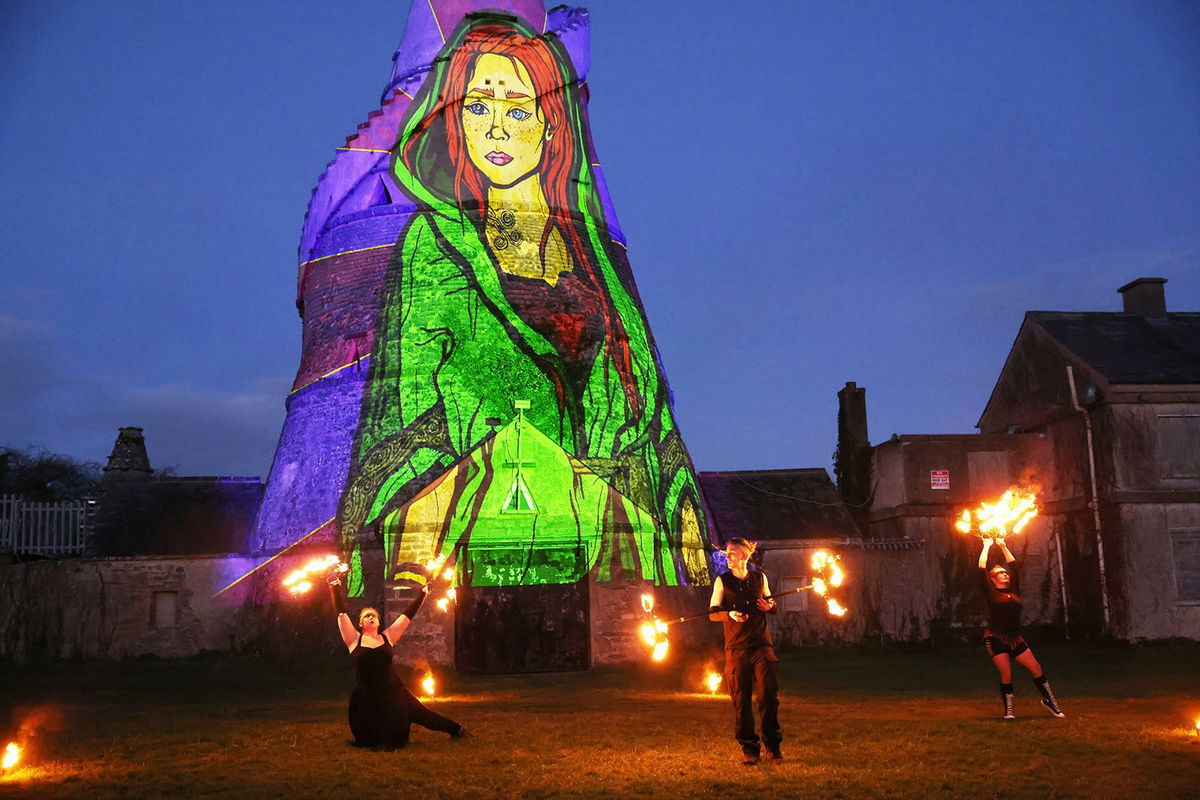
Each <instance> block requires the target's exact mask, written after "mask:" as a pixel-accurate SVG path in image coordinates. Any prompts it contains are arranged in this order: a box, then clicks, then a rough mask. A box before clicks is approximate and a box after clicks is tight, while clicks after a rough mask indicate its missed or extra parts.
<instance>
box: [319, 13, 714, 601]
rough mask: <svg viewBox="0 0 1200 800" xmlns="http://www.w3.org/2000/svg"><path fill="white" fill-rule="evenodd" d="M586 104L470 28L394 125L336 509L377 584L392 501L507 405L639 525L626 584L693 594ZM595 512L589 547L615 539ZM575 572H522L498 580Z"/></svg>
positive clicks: (525, 42)
mask: <svg viewBox="0 0 1200 800" xmlns="http://www.w3.org/2000/svg"><path fill="white" fill-rule="evenodd" d="M585 91H586V90H585V88H584V87H583V86H582V85H581V84H580V82H579V81H577V80H576V77H575V74H574V70H573V67H572V66H571V61H570V59H569V57H568V56H567V55H566V53H565V51H564V50H563V48H562V45H561V43H559V42H558V41H557V39H556V38H555V37H553V36H552V35H545V36H541V35H535V34H534V33H533V32H532V31H530V30H529V29H527V28H526V27H525V26H524V24H523V23H521V22H518V21H514V20H512V19H511V18H508V19H502V18H486V17H480V16H476V17H474V18H473V19H472V20H471V21H470V22H469V23H468V24H466V25H464V26H463V27H462V28H460V29H459V30H458V31H457V32H456V33H455V34H454V35H453V36H451V37H450V38H449V40H448V41H447V44H446V47H445V49H444V51H443V57H442V58H439V59H438V60H437V61H436V62H435V64H434V66H433V69H432V71H431V73H430V75H429V77H428V78H427V79H426V83H425V86H424V87H423V89H422V91H421V92H420V93H419V94H418V95H417V96H416V98H415V99H414V102H413V104H412V106H411V108H410V110H409V113H408V116H407V118H406V120H405V122H404V125H403V129H402V132H401V135H400V138H399V142H398V143H397V145H396V149H395V153H394V156H393V161H392V171H393V177H394V178H395V180H396V182H397V184H398V185H399V186H400V187H401V188H402V189H403V190H404V191H405V192H406V193H407V194H408V195H409V196H410V197H412V198H413V199H414V200H415V201H416V203H417V206H418V208H419V211H418V213H417V214H416V215H415V216H414V217H413V219H412V220H411V222H410V223H409V225H408V227H407V228H406V229H405V231H404V232H403V234H402V235H401V237H400V241H399V242H398V243H397V246H396V250H395V252H394V255H393V258H392V261H391V264H390V266H389V272H388V278H387V282H386V286H385V290H384V296H383V301H382V306H381V310H380V320H379V324H378V326H377V332H376V341H375V347H374V349H373V352H372V361H371V374H370V378H369V380H368V386H367V390H366V392H365V394H364V400H363V408H362V413H361V416H360V421H359V429H358V435H357V439H356V445H355V452H354V463H353V465H352V467H351V477H350V482H349V486H348V490H347V492H346V493H345V497H344V500H343V507H342V514H341V521H342V531H343V536H345V537H347V538H352V537H354V536H355V535H356V534H358V533H359V532H360V531H362V530H365V529H371V530H373V531H377V532H378V534H379V535H380V536H381V538H382V539H383V541H384V544H385V547H386V548H389V561H390V563H389V570H390V574H391V575H392V576H395V575H396V574H399V573H400V572H402V571H403V570H404V569H405V563H406V560H405V558H404V556H401V555H396V554H397V553H400V552H401V551H403V550H405V549H406V548H405V547H403V546H401V542H400V539H401V538H402V536H404V535H408V536H410V537H411V536H412V535H413V534H411V533H410V532H407V531H409V529H406V528H405V527H404V521H403V519H402V513H401V506H402V505H403V504H404V503H405V502H406V501H408V500H409V499H411V498H412V497H413V496H414V494H416V493H417V492H418V491H419V490H420V489H421V488H422V487H423V486H425V485H427V484H428V482H429V480H430V479H431V478H433V477H435V476H437V475H439V474H441V473H442V472H444V471H445V470H446V469H447V468H449V467H450V466H451V465H452V464H454V463H455V462H456V461H458V460H459V459H460V458H461V457H462V456H463V455H465V454H467V453H469V452H471V451H472V450H473V449H474V448H475V447H476V446H478V444H479V443H480V442H481V441H482V440H483V439H484V437H485V436H486V435H488V434H489V433H490V432H491V428H490V427H489V426H488V419H489V418H496V419H500V420H502V421H504V422H507V421H508V420H510V419H512V417H513V413H514V412H513V404H514V401H519V400H524V401H528V402H529V409H528V411H526V412H525V419H526V421H527V422H528V423H529V425H531V426H532V427H534V428H536V429H537V431H539V432H540V433H541V434H544V435H545V436H546V437H549V438H550V439H551V440H553V441H554V442H555V443H556V444H557V445H558V446H559V447H561V448H562V450H564V451H565V452H566V453H568V454H569V455H570V456H572V457H573V458H575V459H577V460H579V461H580V462H582V463H583V464H584V465H586V466H587V467H588V468H589V469H592V470H594V471H595V472H596V474H598V475H601V476H602V477H603V478H604V479H605V480H606V481H607V482H608V483H609V485H611V486H612V487H613V491H614V492H619V494H620V495H621V496H622V497H623V498H628V500H629V502H632V503H634V504H636V506H637V508H639V509H644V510H645V511H646V512H648V513H649V514H650V515H651V516H652V517H653V519H654V520H655V528H656V529H657V531H658V533H657V534H656V536H657V537H658V539H657V541H656V545H655V547H654V548H653V549H654V550H655V551H656V552H653V553H651V552H645V551H644V550H643V551H642V552H639V554H638V555H639V561H640V564H639V565H638V567H639V569H640V575H639V577H643V578H647V579H652V580H655V581H656V582H660V583H668V584H674V583H681V582H698V583H707V568H706V564H705V560H704V542H703V538H704V534H703V531H704V522H703V512H702V511H701V507H700V505H699V502H698V492H697V488H696V477H695V472H694V469H693V467H692V464H691V461H690V458H689V457H688V455H687V452H686V450H685V448H684V446H683V443H682V440H681V439H680V437H679V434H678V430H677V428H676V425H675V420H674V417H673V414H672V410H671V408H670V401H669V397H668V391H667V386H666V382H665V380H664V379H663V375H662V371H661V367H660V365H659V363H658V357H657V352H656V350H655V347H654V343H653V341H652V339H651V337H650V333H649V328H648V326H647V323H646V320H645V316H644V312H643V310H642V308H641V304H640V301H639V300H638V298H637V295H636V290H635V289H634V285H633V280H632V277H631V273H630V271H629V266H628V261H627V259H626V257H625V253H624V250H623V248H622V247H621V246H620V245H619V244H617V243H615V242H613V241H612V239H611V237H610V235H609V233H608V230H607V226H606V221H605V217H604V212H603V210H602V207H601V202H600V199H599V194H598V192H597V190H596V181H595V176H594V175H593V172H592V166H591V163H590V158H589V147H588V137H587V128H586V119H585V113H584V107H583V100H584V97H583V96H582V95H583V93H584V92H585ZM560 488H561V492H564V493H565V492H569V491H571V489H572V487H571V486H569V485H566V486H563V487H560ZM479 491H482V490H478V489H472V488H470V487H464V488H463V490H462V492H461V493H460V494H459V495H458V496H457V497H456V500H455V503H454V506H455V507H454V508H452V509H448V510H447V511H446V513H445V524H444V525H443V527H442V530H440V531H438V532H436V536H437V537H438V539H439V540H438V541H437V542H434V543H432V546H433V547H436V548H442V547H443V545H444V543H445V542H447V541H448V542H450V543H451V546H453V544H454V543H457V542H461V541H463V540H464V539H469V537H470V535H471V530H472V526H473V525H474V524H475V522H476V521H477V515H478V513H479V512H478V509H477V508H476V507H475V506H477V505H478V503H477V502H476V501H477V500H478V499H479ZM607 516H608V518H607V519H601V520H598V522H597V525H596V526H594V530H595V531H596V532H595V534H594V535H595V536H597V537H603V536H604V535H606V531H607V530H611V529H612V528H613V527H614V525H619V524H620V520H619V519H616V520H614V517H619V516H620V514H611V513H610V514H607ZM583 544H590V545H594V544H595V543H594V542H591V543H587V542H585V543H583ZM418 549H420V548H418ZM408 550H409V551H411V550H412V548H411V547H410V548H408ZM590 551H591V552H593V553H594V552H596V548H595V547H591V548H590ZM587 566H588V565H584V567H587ZM585 572H586V569H585ZM581 577H582V574H581V573H580V572H579V569H578V567H575V568H566V567H563V568H558V569H555V568H549V569H541V570H538V571H535V572H530V571H529V570H527V569H525V570H515V571H514V572H513V574H512V575H511V576H509V578H508V579H507V581H508V582H513V583H567V582H572V581H575V580H578V579H579V578H581Z"/></svg>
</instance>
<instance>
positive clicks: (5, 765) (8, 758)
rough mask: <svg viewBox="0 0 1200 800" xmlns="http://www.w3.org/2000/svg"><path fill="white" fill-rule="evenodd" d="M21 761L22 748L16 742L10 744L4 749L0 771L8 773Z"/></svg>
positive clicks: (0, 759) (0, 760)
mask: <svg viewBox="0 0 1200 800" xmlns="http://www.w3.org/2000/svg"><path fill="white" fill-rule="evenodd" d="M20 760H21V748H20V747H17V743H16V742H9V743H8V744H7V745H6V746H5V748H4V756H3V758H0V769H2V770H5V771H8V770H10V769H12V768H13V767H15V766H16V765H17V762H19V761H20Z"/></svg>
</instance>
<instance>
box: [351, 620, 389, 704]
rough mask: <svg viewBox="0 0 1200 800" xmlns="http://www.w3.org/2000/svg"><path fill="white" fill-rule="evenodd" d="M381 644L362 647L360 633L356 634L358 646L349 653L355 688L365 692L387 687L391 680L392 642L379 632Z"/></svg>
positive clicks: (382, 689)
mask: <svg viewBox="0 0 1200 800" xmlns="http://www.w3.org/2000/svg"><path fill="white" fill-rule="evenodd" d="M380 637H381V638H382V639H383V644H381V645H379V647H364V646H363V643H362V634H361V633H360V634H359V635H358V647H355V648H354V652H353V653H351V654H350V658H351V659H352V660H353V661H354V682H355V688H356V689H363V690H365V691H367V692H382V691H384V690H385V689H387V687H388V685H389V684H390V682H391V680H392V643H391V642H389V641H388V638H387V636H386V635H384V634H380Z"/></svg>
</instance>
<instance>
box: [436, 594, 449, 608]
mask: <svg viewBox="0 0 1200 800" xmlns="http://www.w3.org/2000/svg"><path fill="white" fill-rule="evenodd" d="M436 605H437V610H438V611H445V610H446V609H448V608H449V607H450V598H449V597H440V598H438V601H437V604H436Z"/></svg>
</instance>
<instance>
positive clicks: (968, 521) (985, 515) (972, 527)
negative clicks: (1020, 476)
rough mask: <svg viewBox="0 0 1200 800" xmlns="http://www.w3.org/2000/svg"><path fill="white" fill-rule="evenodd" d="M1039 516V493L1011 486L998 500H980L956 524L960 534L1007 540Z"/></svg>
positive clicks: (966, 510) (959, 517)
mask: <svg viewBox="0 0 1200 800" xmlns="http://www.w3.org/2000/svg"><path fill="white" fill-rule="evenodd" d="M1037 515H1038V507H1037V495H1036V494H1034V493H1033V492H1020V491H1017V490H1016V489H1009V490H1008V491H1007V492H1005V493H1004V494H1003V495H1001V497H1000V499H999V500H997V501H996V502H995V503H980V504H979V508H977V509H975V510H974V511H972V510H971V509H965V510H964V511H963V512H962V513H961V514H959V516H958V519H957V521H955V523H954V527H955V528H957V529H958V531H959V533H966V534H972V533H973V534H976V535H978V536H980V537H988V538H994V539H1003V538H1005V537H1006V536H1012V535H1014V534H1018V533H1020V532H1021V531H1023V530H1024V529H1025V526H1026V525H1028V524H1029V521H1030V520H1031V519H1033V518H1034V517H1036V516H1037Z"/></svg>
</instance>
